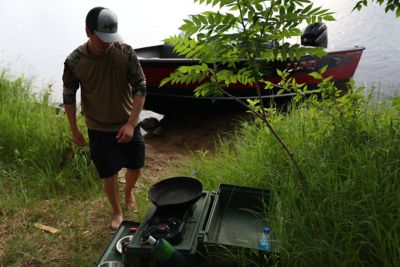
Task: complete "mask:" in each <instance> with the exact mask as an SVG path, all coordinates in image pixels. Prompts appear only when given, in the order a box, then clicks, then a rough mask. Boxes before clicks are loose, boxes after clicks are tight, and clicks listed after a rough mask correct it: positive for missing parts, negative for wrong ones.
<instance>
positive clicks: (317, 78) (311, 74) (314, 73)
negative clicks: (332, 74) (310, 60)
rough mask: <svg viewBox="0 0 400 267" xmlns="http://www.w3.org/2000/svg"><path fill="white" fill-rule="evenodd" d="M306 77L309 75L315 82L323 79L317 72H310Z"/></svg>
mask: <svg viewBox="0 0 400 267" xmlns="http://www.w3.org/2000/svg"><path fill="white" fill-rule="evenodd" d="M308 75H310V76H311V77H313V78H314V79H316V80H322V79H323V77H322V75H321V74H319V73H318V72H311V73H310V74H308Z"/></svg>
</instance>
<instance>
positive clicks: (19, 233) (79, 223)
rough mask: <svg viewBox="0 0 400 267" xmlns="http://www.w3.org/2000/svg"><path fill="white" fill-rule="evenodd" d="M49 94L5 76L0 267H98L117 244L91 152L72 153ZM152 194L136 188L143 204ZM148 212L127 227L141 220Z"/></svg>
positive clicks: (0, 86) (0, 77)
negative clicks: (103, 254)
mask: <svg viewBox="0 0 400 267" xmlns="http://www.w3.org/2000/svg"><path fill="white" fill-rule="evenodd" d="M49 93H50V91H47V92H44V93H43V94H41V95H37V94H34V93H33V92H32V91H31V83H30V81H29V80H26V79H25V78H24V77H19V78H17V79H11V78H10V76H9V75H8V73H7V72H6V71H3V72H1V73H0V127H1V129H2V130H1V134H0V266H1V267H3V266H93V265H94V263H95V262H96V261H97V260H98V258H99V257H100V256H101V252H102V251H103V249H104V248H105V247H106V245H107V244H108V242H109V241H110V240H111V237H112V236H111V234H110V233H111V232H110V229H109V217H108V214H109V212H110V210H109V209H110V208H109V204H108V202H107V201H106V199H105V197H104V193H103V191H102V184H101V181H100V180H99V179H98V178H97V174H96V172H95V169H94V167H93V165H92V163H91V162H90V160H89V159H88V150H87V149H77V148H76V147H75V146H73V145H72V142H71V138H70V130H69V127H68V122H67V120H66V116H65V115H64V114H57V112H56V109H55V107H54V106H52V105H51V103H49V99H48V96H49ZM79 125H80V126H81V127H82V130H83V132H84V128H83V127H84V126H83V121H82V120H80V121H79ZM121 186H122V185H121ZM148 186H149V185H148V184H146V183H145V182H142V183H141V184H139V185H138V188H137V192H138V196H137V201H138V202H139V201H140V202H141V203H146V202H147V200H146V199H145V198H146V192H147V188H148ZM147 207H148V204H145V205H143V206H141V207H140V210H139V215H138V216H136V215H134V214H129V215H128V216H127V217H126V219H130V220H136V221H137V220H140V217H141V216H142V214H143V213H144V211H145V210H146V208H147ZM35 223H42V224H44V225H48V226H52V227H55V228H57V229H59V230H60V233H59V234H56V235H54V234H50V233H46V232H43V231H41V230H39V229H37V228H35V227H34V224H35Z"/></svg>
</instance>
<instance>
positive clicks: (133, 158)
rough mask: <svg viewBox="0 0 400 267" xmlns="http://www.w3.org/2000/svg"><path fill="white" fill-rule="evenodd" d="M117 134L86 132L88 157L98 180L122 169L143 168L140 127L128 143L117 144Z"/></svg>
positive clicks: (143, 147) (142, 144)
mask: <svg viewBox="0 0 400 267" xmlns="http://www.w3.org/2000/svg"><path fill="white" fill-rule="evenodd" d="M117 134H118V132H103V131H96V130H90V129H89V130H88V135H89V145H90V156H91V158H92V160H93V162H94V165H95V166H96V169H97V171H98V173H99V176H100V178H108V177H111V176H113V175H115V174H117V173H118V172H119V170H121V169H122V168H124V167H125V168H128V169H140V168H142V167H143V166H144V157H145V146H144V140H143V136H142V133H141V132H140V126H137V127H136V128H135V131H134V136H133V138H132V140H131V141H130V142H129V143H124V144H119V143H117V139H116V136H117Z"/></svg>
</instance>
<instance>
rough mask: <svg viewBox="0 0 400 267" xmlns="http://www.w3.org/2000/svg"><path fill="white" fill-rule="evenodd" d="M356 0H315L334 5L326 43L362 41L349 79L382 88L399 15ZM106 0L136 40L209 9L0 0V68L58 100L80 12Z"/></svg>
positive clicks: (79, 36)
mask: <svg viewBox="0 0 400 267" xmlns="http://www.w3.org/2000/svg"><path fill="white" fill-rule="evenodd" d="M355 2H356V1H355V0H335V1H329V0H317V1H315V5H321V6H323V7H324V8H328V9H330V10H331V11H334V12H335V17H336V19H337V20H336V21H334V22H329V23H327V26H328V33H329V35H328V36H329V47H328V48H330V49H341V48H349V47H353V46H355V45H358V46H364V47H366V50H365V51H364V54H363V56H362V58H361V61H360V64H359V67H358V69H357V71H356V74H355V77H354V79H355V80H356V81H357V83H358V84H360V85H364V84H365V85H367V87H368V88H371V87H378V88H379V90H380V92H381V93H382V94H387V95H389V94H393V93H396V91H397V90H398V88H400V79H399V78H398V77H399V75H398V74H397V72H398V70H400V60H399V52H400V19H396V18H395V15H394V14H393V13H388V14H385V13H384V11H383V8H381V7H379V6H377V5H376V4H370V6H369V7H367V8H365V9H364V10H362V11H361V12H357V11H355V12H351V10H352V7H353V6H354V4H355ZM98 5H101V6H106V7H109V8H111V9H112V10H114V11H115V12H116V13H117V15H118V18H119V32H120V33H121V34H122V36H123V37H124V39H125V41H126V42H127V43H129V44H131V45H132V46H133V47H134V48H138V47H143V46H147V45H155V44H159V43H161V42H162V40H163V39H164V38H166V37H169V36H170V35H173V34H177V33H179V30H178V28H179V26H180V25H181V24H182V21H183V19H184V18H186V17H187V16H188V15H190V14H195V13H199V12H201V11H203V10H205V9H207V7H206V6H204V5H199V4H197V3H193V1H192V0H168V1H165V0H146V1H139V0H131V1H111V0H97V1H94V0H90V1H89V0H87V1H80V0H69V1H61V0H59V1H57V0H34V1H32V0H0V24H1V25H2V27H1V28H2V30H1V32H0V34H1V36H0V68H6V69H9V71H10V72H11V73H13V74H15V75H19V74H24V75H25V76H26V77H28V78H34V84H35V90H37V91H40V90H42V89H43V88H46V87H47V86H48V84H51V85H52V91H53V93H52V99H53V101H56V102H57V101H58V102H59V101H61V97H62V83H61V76H62V70H63V62H64V60H65V57H66V56H67V55H68V54H69V53H70V52H71V51H72V50H73V49H74V48H76V47H77V46H78V45H80V44H81V43H83V42H85V41H86V39H87V37H86V35H85V32H84V19H85V16H86V13H87V11H88V10H89V9H90V8H92V7H94V6H98Z"/></svg>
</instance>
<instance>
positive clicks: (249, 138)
mask: <svg viewBox="0 0 400 267" xmlns="http://www.w3.org/2000/svg"><path fill="white" fill-rule="evenodd" d="M351 97H353V98H352V99H351ZM350 99H351V101H348V102H349V103H347V104H346V105H340V104H338V105H332V104H331V103H330V104H329V103H325V104H324V103H322V104H321V103H318V104H316V103H317V102H312V101H311V103H312V104H311V105H308V106H301V107H297V108H294V109H293V110H291V111H290V112H289V113H288V114H285V115H281V114H276V113H275V114H271V116H270V120H271V122H272V124H273V125H274V126H275V127H276V129H277V131H278V132H279V133H280V134H281V135H282V137H283V139H284V140H285V141H286V142H287V143H288V144H289V146H290V147H291V148H292V150H293V151H294V152H295V154H296V157H297V159H298V160H299V162H300V164H301V167H302V168H303V170H304V172H305V174H306V177H307V182H308V183H309V186H310V192H309V193H304V192H303V191H302V190H301V187H300V185H299V183H298V179H297V177H296V171H295V169H294V168H292V166H291V164H290V161H289V160H288V158H287V156H286V154H285V153H284V151H283V150H282V148H281V147H280V145H279V144H278V143H277V142H276V140H275V139H274V138H273V137H272V136H271V134H270V133H269V132H268V130H267V129H266V127H265V126H264V125H263V124H262V123H260V122H259V121H257V120H256V121H249V122H244V123H243V127H242V128H241V130H240V131H239V132H238V133H237V134H236V135H234V136H231V138H229V139H224V140H221V142H220V143H219V144H218V149H217V152H216V153H215V155H208V154H206V153H198V154H197V155H196V157H195V159H194V160H193V161H192V163H191V164H190V167H189V170H187V172H188V173H190V172H191V171H192V170H193V169H194V170H197V177H199V178H200V179H201V180H202V181H203V184H204V185H205V187H206V188H207V189H208V190H215V189H216V188H217V186H218V184H220V183H232V184H238V185H247V186H252V187H263V188H268V189H271V190H272V192H273V198H272V200H271V204H270V205H271V210H270V214H269V216H268V218H267V221H268V223H269V225H270V227H271V229H272V235H273V238H274V240H275V241H274V242H273V246H275V248H276V249H277V250H278V251H279V254H280V258H281V261H282V266H398V264H399V263H400V180H399V174H400V173H399V172H400V149H399V147H400V117H399V115H400V114H399V110H398V109H396V107H395V106H394V105H392V103H391V102H379V101H377V100H372V99H363V98H361V97H360V96H357V95H353V96H351V95H350Z"/></svg>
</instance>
